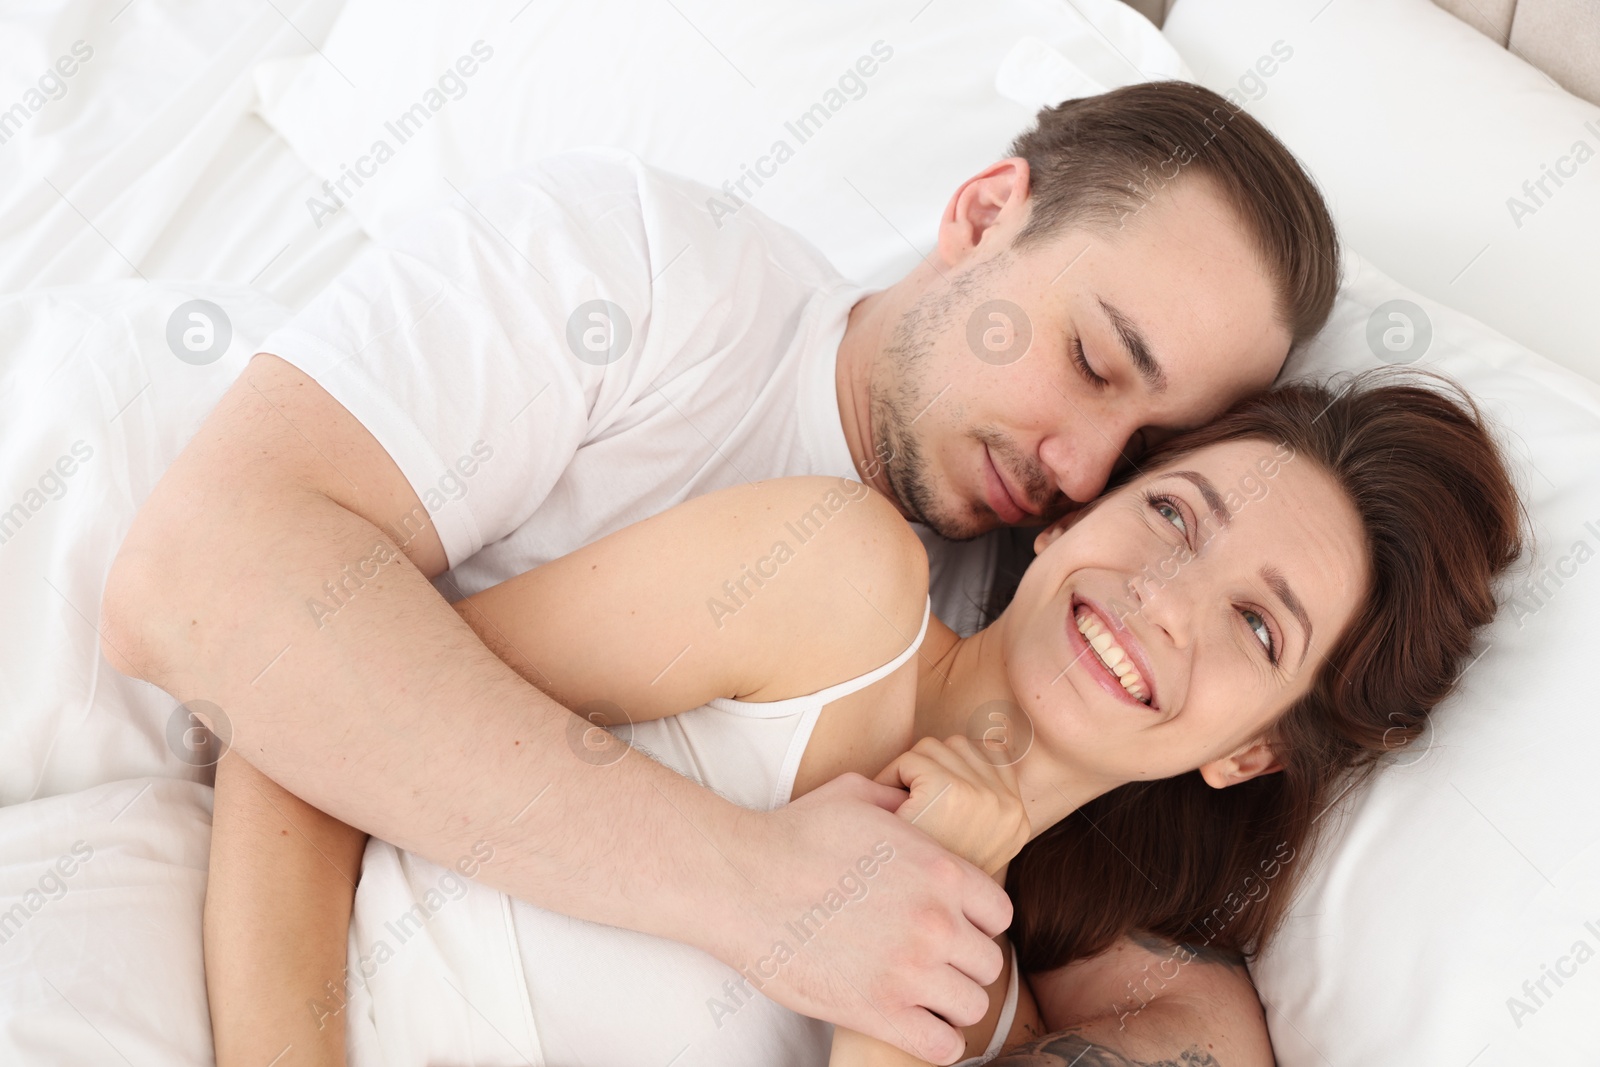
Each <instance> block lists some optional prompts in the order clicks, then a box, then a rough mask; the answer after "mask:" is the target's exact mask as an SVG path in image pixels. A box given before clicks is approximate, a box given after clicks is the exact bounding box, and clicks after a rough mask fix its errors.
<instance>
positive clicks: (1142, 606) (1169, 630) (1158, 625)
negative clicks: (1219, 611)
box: [1128, 558, 1194, 648]
mask: <svg viewBox="0 0 1600 1067" xmlns="http://www.w3.org/2000/svg"><path fill="white" fill-rule="evenodd" d="M1160 564H1161V565H1151V566H1147V567H1146V568H1145V569H1144V571H1143V572H1142V573H1140V574H1138V575H1136V576H1135V577H1134V578H1133V579H1132V580H1131V581H1130V582H1129V584H1128V595H1129V599H1130V601H1131V602H1132V603H1133V606H1134V614H1135V615H1137V616H1139V618H1141V619H1142V620H1143V621H1144V623H1145V626H1146V627H1147V628H1149V629H1154V630H1157V631H1159V632H1160V633H1161V634H1162V635H1163V636H1165V638H1166V640H1167V641H1169V642H1171V644H1172V646H1173V647H1174V648H1187V647H1189V642H1190V641H1191V640H1192V639H1193V636H1194V626H1193V619H1194V611H1193V603H1192V600H1191V594H1192V590H1191V589H1190V588H1188V586H1189V584H1190V583H1186V582H1184V580H1183V579H1184V570H1185V567H1184V563H1183V561H1181V560H1179V559H1177V558H1173V559H1171V560H1162V561H1160Z"/></svg>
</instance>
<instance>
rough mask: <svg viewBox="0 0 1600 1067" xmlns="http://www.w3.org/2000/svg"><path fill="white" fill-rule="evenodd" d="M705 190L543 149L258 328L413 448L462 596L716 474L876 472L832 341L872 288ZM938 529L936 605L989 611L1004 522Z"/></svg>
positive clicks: (958, 623) (710, 485)
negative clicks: (959, 532)
mask: <svg viewBox="0 0 1600 1067" xmlns="http://www.w3.org/2000/svg"><path fill="white" fill-rule="evenodd" d="M706 193H707V190H706V189H705V188H704V187H702V186H697V185H695V184H694V183H692V182H689V181H686V180H683V179H680V178H676V177H673V176H670V175H665V174H662V173H660V172H658V171H655V170H653V169H651V168H647V167H645V166H643V165H642V164H640V163H639V161H638V160H637V159H636V158H634V157H632V156H631V155H628V154H627V153H624V152H620V151H617V150H609V149H591V150H581V151H574V152H570V153H563V154H562V155H559V156H553V157H550V158H549V159H547V160H545V161H543V162H541V163H538V164H535V165H533V166H531V167H528V168H524V169H522V170H520V171H517V172H514V173H512V174H511V175H507V176H503V177H501V178H498V179H493V180H491V181H489V182H485V183H483V184H481V185H479V186H473V187H469V188H468V189H467V190H465V191H464V192H463V193H462V196H461V198H460V200H459V201H458V202H456V203H452V204H446V205H443V206H441V207H438V208H435V209H433V210H431V211H428V212H426V213H424V214H422V215H420V216H419V217H418V218H417V219H416V220H414V221H413V222H412V223H411V224H409V225H407V226H405V227H402V228H400V229H399V230H397V232H396V233H395V235H394V236H393V238H392V240H391V241H390V242H388V243H386V244H385V245H384V246H383V247H375V248H372V249H369V250H367V251H366V252H365V253H364V254H363V256H362V257H361V258H360V259H359V260H358V261H357V262H356V263H355V264H354V265H353V266H352V267H351V268H350V269H349V270H348V271H347V272H346V273H345V274H343V275H342V276H341V277H340V278H339V279H338V280H337V281H335V282H334V283H333V284H332V285H330V286H329V287H328V289H327V290H325V291H324V292H323V293H321V294H319V295H318V296H317V297H316V298H315V299H314V300H312V301H311V302H310V303H309V304H308V305H307V306H306V308H305V309H303V310H302V311H301V312H300V313H299V314H298V315H297V316H296V317H295V318H294V319H293V320H292V321H291V322H290V323H289V324H287V325H286V326H285V327H284V328H283V329H281V330H279V331H277V332H275V333H274V334H272V335H271V336H270V337H268V338H267V339H266V340H265V341H264V342H263V344H262V347H263V348H264V349H265V350H266V351H269V352H272V353H274V354H275V355H278V356H280V357H282V358H283V359H285V360H287V361H289V362H290V363H293V364H295V365H296V366H298V367H300V368H301V369H302V370H304V371H305V372H306V373H307V374H308V375H310V376H311V377H312V378H314V379H316V380H317V381H318V383H319V384H321V385H322V387H323V388H325V389H327V390H328V392H329V393H330V394H332V395H333V397H334V398H335V399H337V400H338V401H339V402H340V403H341V404H343V405H344V406H345V407H346V408H347V409H348V410H349V411H350V412H351V413H353V414H354V415H355V416H356V418H357V419H359V420H360V421H361V422H362V424H363V425H364V426H366V428H367V429H368V430H369V431H371V432H372V434H373V436H374V437H375V438H377V440H378V443H379V444H381V445H383V447H384V448H385V449H386V450H387V451H388V452H389V454H390V455H391V456H393V457H394V458H395V460H396V461H397V462H398V463H399V465H400V469H401V471H402V472H403V473H404V474H405V476H406V478H407V480H408V481H410V483H411V485H412V487H413V488H414V489H415V490H416V491H417V493H418V495H419V497H421V498H422V500H423V502H424V504H426V505H427V506H428V507H429V511H430V513H431V517H432V519H433V522H434V523H435V525H436V526H437V528H438V531H439V534H440V537H441V538H442V539H443V542H444V546H445V551H446V553H447V555H448V557H449V560H450V564H451V570H450V571H449V572H448V573H447V574H445V575H443V576H441V577H440V578H439V579H437V580H436V581H435V585H436V586H437V587H438V588H439V589H440V591H441V592H443V593H444V594H445V595H446V596H448V597H450V598H451V599H456V598H457V597H459V596H468V595H471V594H472V593H475V592H478V591H479V590H482V589H484V588H487V587H488V586H490V585H493V584H495V583H497V582H501V581H505V580H506V579H508V578H511V577H513V576H514V575H517V574H520V573H522V572H523V571H526V570H529V569H530V568H532V567H535V566H537V565H539V564H541V563H545V562H548V561H549V560H551V559H554V558H556V557H557V556H561V555H564V554H566V553H567V552H570V551H572V550H573V549H575V548H577V547H579V546H580V545H584V544H587V543H589V542H590V541H593V540H595V539H596V538H598V537H602V536H604V535H605V534H607V533H610V532H612V531H613V530H617V529H620V528H621V527H623V526H626V525H628V524H629V523H632V522H636V521H638V520H639V519H643V518H646V517H647V516H650V515H654V514H657V513H659V512H661V511H663V510H665V509H666V508H668V507H671V506H672V505H674V504H677V503H679V502H681V501H683V500H685V499H687V498H689V497H692V496H697V495H699V494H701V493H705V492H709V491H711V490H714V489H719V488H723V487H725V486H729V485H736V484H741V483H745V482H750V481H759V480H761V479H764V478H774V477H781V476H785V475H798V474H827V475H834V476H838V477H846V478H848V477H854V478H857V479H858V480H859V479H860V477H861V475H860V473H859V472H857V471H856V469H855V465H854V463H853V462H852V460H851V457H850V452H849V448H848V447H847V445H846V444H845V439H844V431H843V429H842V428H841V425H840V416H839V405H838V398H837V388H836V385H835V357H836V353H837V350H838V346H839V341H840V339H841V338H842V337H843V335H844V328H845V320H846V317H847V316H848V315H849V312H850V308H851V307H852V306H853V305H854V304H855V302H856V301H857V300H858V299H859V298H860V297H861V296H862V295H863V291H862V290H861V289H860V288H859V287H857V286H854V285H851V284H850V283H848V282H846V281H845V280H844V279H843V278H842V277H840V276H839V275H838V274H837V272H835V271H834V270H833V268H832V267H830V266H829V265H828V264H827V262H826V261H824V260H823V259H822V258H821V256H820V255H819V254H818V253H817V252H816V251H815V249H813V248H811V247H810V246H809V245H808V244H806V243H805V241H803V240H802V239H801V238H800V237H799V236H798V235H797V234H794V233H793V232H792V231H789V230H787V229H785V228H783V227H779V226H776V225H774V224H773V223H772V222H771V221H770V220H767V219H766V218H764V217H763V216H762V215H761V214H760V213H759V212H758V211H755V210H749V211H745V212H741V213H740V214H739V215H738V216H737V217H736V218H733V219H728V220H723V221H722V222H721V224H720V226H719V224H718V223H717V222H715V221H713V220H712V219H711V218H710V216H708V215H707V214H706V212H705V211H704V209H703V204H704V200H705V196H706ZM590 344H598V345H599V346H600V347H599V348H598V349H595V350H591V349H590V348H589V347H586V346H588V345H590ZM435 502H436V503H437V504H438V507H437V508H435V507H434V503H435ZM922 534H923V540H924V542H925V544H927V545H928V548H929V555H930V558H931V559H932V560H933V561H934V566H935V567H937V568H942V567H944V566H946V565H947V563H948V561H950V560H952V559H954V560H956V561H957V564H956V565H957V566H958V567H961V568H964V569H961V570H958V571H957V574H958V575H959V576H962V577H963V578H966V577H967V576H970V580H969V581H963V582H961V583H956V582H950V581H945V582H941V588H940V594H941V596H942V598H938V607H939V610H940V611H941V617H945V618H947V621H948V622H950V624H951V625H952V626H955V627H957V628H958V629H959V628H962V627H963V626H964V627H965V628H966V629H968V630H970V629H973V628H975V627H976V625H977V619H976V615H975V612H974V608H975V607H976V606H977V605H978V604H981V602H982V599H983V591H984V589H985V588H986V581H985V579H986V577H987V567H986V566H984V565H973V566H968V565H966V564H965V562H964V561H965V560H966V559H969V558H973V557H976V558H977V559H979V560H980V561H981V562H982V563H983V564H986V562H987V560H988V558H989V557H988V553H989V552H990V551H991V542H989V541H979V542H976V543H974V544H970V545H962V544H954V543H950V542H940V541H938V540H937V538H935V537H934V536H933V535H932V534H931V532H929V531H926V530H923V531H922ZM397 536H401V537H402V539H403V536H404V535H397ZM933 578H934V580H936V581H937V580H939V578H940V573H939V572H938V571H936V572H935V573H934V574H933ZM946 613H948V615H946Z"/></svg>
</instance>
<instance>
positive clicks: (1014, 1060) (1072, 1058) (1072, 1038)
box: [989, 1032, 1222, 1067]
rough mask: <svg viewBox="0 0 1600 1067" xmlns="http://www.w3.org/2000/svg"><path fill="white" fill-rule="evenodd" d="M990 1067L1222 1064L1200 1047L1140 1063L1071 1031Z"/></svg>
mask: <svg viewBox="0 0 1600 1067" xmlns="http://www.w3.org/2000/svg"><path fill="white" fill-rule="evenodd" d="M989 1067H1222V1064H1221V1062H1219V1061H1218V1060H1217V1058H1216V1057H1215V1056H1213V1055H1211V1053H1209V1052H1206V1051H1205V1050H1203V1049H1201V1048H1200V1046H1199V1045H1190V1046H1189V1047H1188V1048H1186V1049H1184V1050H1183V1051H1182V1052H1179V1053H1177V1055H1175V1056H1172V1057H1169V1058H1167V1059H1160V1060H1138V1059H1134V1058H1132V1057H1130V1056H1124V1055H1123V1054H1122V1053H1120V1052H1118V1051H1116V1050H1115V1049H1109V1048H1106V1047H1105V1046H1103V1045H1097V1044H1095V1043H1094V1042H1093V1041H1089V1040H1086V1039H1085V1038H1083V1037H1082V1036H1081V1035H1079V1034H1076V1033H1072V1032H1068V1033H1062V1034H1053V1035H1051V1036H1050V1037H1047V1038H1045V1039H1044V1040H1043V1041H1035V1042H1034V1043H1033V1044H1031V1045H1023V1046H1021V1047H1020V1048H1015V1049H1012V1050H1011V1051H1010V1052H1006V1053H1002V1054H1001V1055H1000V1056H999V1057H997V1058H996V1059H993V1060H990V1061H989Z"/></svg>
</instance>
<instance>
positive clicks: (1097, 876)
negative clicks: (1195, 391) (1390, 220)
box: [1006, 370, 1524, 972]
mask: <svg viewBox="0 0 1600 1067" xmlns="http://www.w3.org/2000/svg"><path fill="white" fill-rule="evenodd" d="M1403 373H1405V372H1398V371H1390V372H1389V373H1387V374H1386V373H1385V372H1384V371H1381V370H1380V371H1373V372H1368V373H1366V374H1363V375H1358V376H1355V377H1354V379H1353V380H1351V381H1349V382H1348V383H1347V384H1346V385H1344V386H1343V387H1342V388H1339V389H1334V388H1332V387H1324V386H1317V385H1291V386H1285V387H1283V388H1280V389H1276V390H1273V391H1271V392H1267V393H1263V394H1260V395H1258V396H1255V397H1252V398H1250V399H1248V400H1245V401H1244V402H1242V403H1240V404H1238V405H1236V406H1235V407H1234V408H1233V409H1232V410H1230V411H1229V412H1228V413H1227V414H1225V415H1223V416H1222V417H1221V418H1220V419H1218V420H1217V421H1215V422H1213V423H1211V424H1210V425H1208V426H1205V427H1203V428H1201V429H1199V430H1195V431H1193V432H1191V433H1186V434H1183V435H1181V436H1179V437H1176V438H1173V439H1171V440H1169V441H1167V442H1165V443H1163V444H1162V445H1161V446H1159V447H1158V448H1156V449H1154V450H1153V451H1152V452H1151V453H1150V454H1149V455H1148V456H1147V457H1145V459H1144V461H1143V462H1142V463H1141V467H1142V468H1143V469H1144V470H1147V471H1148V470H1150V469H1153V468H1156V467H1160V466H1163V465H1165V464H1168V463H1170V462H1172V461H1173V460H1176V459H1177V458H1179V457H1180V456H1183V455H1185V454H1187V453H1190V452H1193V451H1194V450H1196V449H1199V448H1204V447H1205V446H1207V445H1212V444H1217V443H1219V442H1224V441H1236V440H1241V439H1260V440H1266V441H1272V442H1277V443H1281V444H1286V445H1288V446H1289V447H1291V448H1293V449H1294V451H1295V453H1296V454H1297V456H1299V457H1305V458H1308V459H1310V460H1312V461H1314V462H1316V463H1318V464H1320V465H1321V466H1322V467H1323V469H1325V470H1326V471H1328V472H1329V473H1330V474H1331V475H1332V476H1333V478H1334V480H1335V481H1336V482H1337V483H1338V484H1339V485H1340V486H1341V487H1343V489H1344V491H1345V493H1347V494H1348V495H1349V498H1350V500H1351V501H1352V502H1353V503H1354V505H1355V508H1356V511H1357V513H1358V514H1359V515H1360V518H1361V523H1362V527H1363V529H1364V531H1365V534H1366V539H1367V551H1368V555H1369V559H1370V561H1371V575H1372V580H1371V587H1370V588H1369V589H1368V591H1367V595H1366V600H1365V603H1364V604H1363V605H1362V606H1361V607H1360V608H1359V609H1358V611H1357V613H1356V615H1355V618H1354V621H1353V622H1352V623H1351V624H1350V625H1349V626H1348V627H1347V628H1346V630H1345V632H1344V633H1343V634H1342V635H1341V636H1340V638H1339V640H1338V641H1337V643H1336V644H1335V645H1334V646H1333V647H1332V648H1331V650H1330V652H1329V654H1328V656H1327V658H1326V659H1325V660H1324V662H1323V664H1322V667H1321V669H1320V670H1319V671H1318V673H1317V676H1316V678H1315V679H1314V681H1313V683H1312V688H1311V691H1310V692H1309V693H1308V694H1307V695H1306V696H1305V697H1304V698H1302V699H1301V700H1299V701H1298V702H1296V703H1295V704H1294V705H1293V706H1292V707H1290V708H1289V709H1288V710H1287V711H1286V712H1285V713H1284V714H1283V716H1282V717H1281V718H1280V719H1279V720H1278V721H1277V723H1276V724H1275V726H1274V727H1273V740H1274V742H1275V748H1276V751H1277V755H1278V758H1279V760H1280V761H1281V762H1282V764H1283V770H1282V771H1280V772H1278V773H1275V774H1267V775H1263V776H1261V777H1258V778H1255V779H1252V780H1250V781H1248V782H1244V783H1241V784H1239V785H1235V786H1230V787H1229V788H1227V789H1213V788H1211V787H1209V786H1208V785H1206V784H1205V782H1204V781H1203V780H1202V779H1201V778H1200V775H1199V773H1198V772H1194V771H1192V772H1190V773H1188V774H1185V775H1182V776H1179V777H1177V778H1169V779H1165V780H1162V781H1153V782H1136V783H1132V784H1130V785H1125V786H1123V787H1121V788H1119V789H1115V790H1112V791H1111V792H1109V793H1106V794H1105V795H1103V796H1101V797H1099V798H1097V799H1095V800H1094V801H1091V802H1090V803H1088V804H1086V805H1084V806H1083V807H1082V808H1080V809H1079V810H1078V811H1077V812H1074V813H1073V814H1072V815H1070V816H1068V817H1067V818H1065V819H1063V820H1062V821H1061V822H1059V823H1057V824H1056V825H1055V826H1053V827H1051V828H1050V829H1049V830H1047V831H1046V832H1045V833H1043V834H1041V835H1040V836H1039V837H1037V838H1036V839H1034V840H1033V841H1032V842H1031V843H1030V844H1029V845H1028V846H1027V847H1026V848H1024V849H1023V850H1022V852H1021V853H1020V854H1019V855H1018V856H1017V858H1016V859H1015V860H1014V861H1013V862H1012V864H1011V867H1010V870H1009V872H1008V874H1007V885H1006V888H1007V890H1008V891H1009V892H1010V894H1011V898H1012V902H1013V904H1014V905H1015V919H1014V920H1013V923H1012V927H1011V935H1012V938H1013V940H1014V942H1015V944H1016V948H1017V953H1018V958H1019V960H1020V962H1021V966H1022V969H1023V970H1024V971H1026V972H1038V971H1046V970H1051V969H1054V968H1056V967H1059V966H1062V965H1063V964H1066V963H1069V962H1071V961H1073V960H1076V959H1083V958H1086V957H1090V956H1094V955H1098V954H1099V953H1100V952H1102V951H1104V950H1106V949H1108V948H1110V947H1111V946H1112V945H1113V944H1114V943H1115V942H1116V941H1117V940H1119V939H1120V938H1122V937H1123V936H1125V935H1128V934H1131V933H1134V932H1136V931H1148V932H1150V933H1154V934H1156V935H1159V936H1161V937H1164V938H1166V939H1168V940H1170V941H1173V942H1177V943H1180V944H1184V945H1188V946H1191V947H1194V946H1205V947H1208V948H1212V949H1221V950H1225V951H1232V952H1239V953H1243V954H1245V955H1249V954H1252V953H1254V952H1256V951H1258V950H1259V949H1260V947H1261V946H1262V945H1263V944H1264V943H1265V941H1266V939H1267V938H1268V937H1269V936H1270V935H1271V933H1272V932H1273V931H1274V930H1275V929H1276V928H1277V927H1278V925H1279V923H1280V922H1281V921H1282V919H1283V916H1284V914H1285V912H1286V910H1287V908H1288V905H1289V901H1290V899H1291V896H1292V891H1293V889H1294V888H1295V886H1296V885H1297V883H1298V881H1299V878H1300V876H1301V874H1302V873H1303V872H1304V871H1305V869H1306V866H1307V859H1308V852H1309V850H1310V848H1311V846H1312V844H1313V840H1314V831H1315V830H1316V828H1317V823H1318V819H1319V817H1320V816H1321V815H1322V813H1323V812H1324V810H1325V809H1326V808H1327V807H1328V805H1329V804H1330V803H1331V802H1332V801H1334V800H1335V799H1337V797H1338V795H1339V791H1342V790H1343V789H1345V788H1347V787H1348V786H1350V785H1351V784H1354V783H1355V782H1358V781H1360V780H1362V779H1364V778H1365V777H1366V776H1367V775H1369V774H1370V773H1371V772H1372V771H1373V769H1374V768H1375V767H1376V766H1378V763H1377V757H1379V756H1380V755H1382V754H1383V753H1385V752H1390V751H1393V750H1395V749H1397V748H1400V747H1402V746H1403V745H1405V744H1407V743H1408V742H1410V741H1411V740H1413V739H1415V738H1416V737H1417V736H1418V735H1419V734H1420V733H1421V731H1422V728H1423V725H1424V722H1425V719H1426V717H1427V714H1428V712H1429V711H1430V710H1431V709H1432V708H1433V707H1434V705H1436V704H1437V703H1438V702H1439V701H1440V700H1442V699H1443V698H1444V697H1445V695H1446V694H1447V693H1448V692H1449V691H1450V689H1451V687H1452V685H1453V684H1454V683H1455V680H1456V678H1457V676H1458V673H1459V672H1460V670H1461V667H1462V665H1463V662H1464V657H1465V656H1466V655H1467V654H1468V650H1469V648H1470V646H1471V643H1472V639H1473V632H1474V630H1476V629H1477V628H1478V627H1480V626H1483V625H1484V624H1485V623H1487V622H1489V620H1490V619H1491V618H1492V617H1493V616H1494V612H1495V608H1496V602H1495V593H1494V580H1495V578H1496V576H1497V575H1498V574H1499V573H1500V572H1501V571H1502V570H1503V569H1504V568H1505V567H1507V566H1508V565H1509V564H1510V563H1511V562H1512V561H1514V560H1515V559H1516V558H1517V556H1518V555H1520V554H1521V551H1522V531H1523V528H1524V524H1523V518H1524V516H1523V511H1522V506H1521V503H1520V501H1519V499H1518V497H1517V494H1516V490H1515V488H1514V487H1513V484H1512V480H1511V478H1510V476H1509V474H1508V473H1507V470H1506V467H1505V465H1504V463H1503V462H1502V461H1501V458H1500V454H1499V452H1498V450H1497V449H1496V447H1495V444H1494V441H1493V439H1492V438H1491V436H1490V434H1489V432H1488V430H1487V429H1486V427H1485V424H1484V420H1483V417H1482V414H1481V413H1480V412H1479V411H1478V409H1477V407H1476V406H1475V405H1474V404H1473V403H1472V401H1471V400H1470V399H1469V398H1468V397H1467V396H1466V395H1465V394H1463V393H1461V392H1460V391H1459V390H1454V389H1449V388H1429V387H1426V386H1424V385H1422V384H1419V383H1418V380H1417V378H1418V376H1417V375H1415V374H1414V373H1411V374H1409V375H1408V376H1407V377H1405V378H1401V377H1396V375H1400V374H1403ZM1427 377H1428V379H1430V380H1431V381H1432V382H1433V383H1434V385H1436V386H1446V385H1447V384H1448V383H1445V382H1444V380H1443V379H1439V378H1437V377H1436V376H1427Z"/></svg>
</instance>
